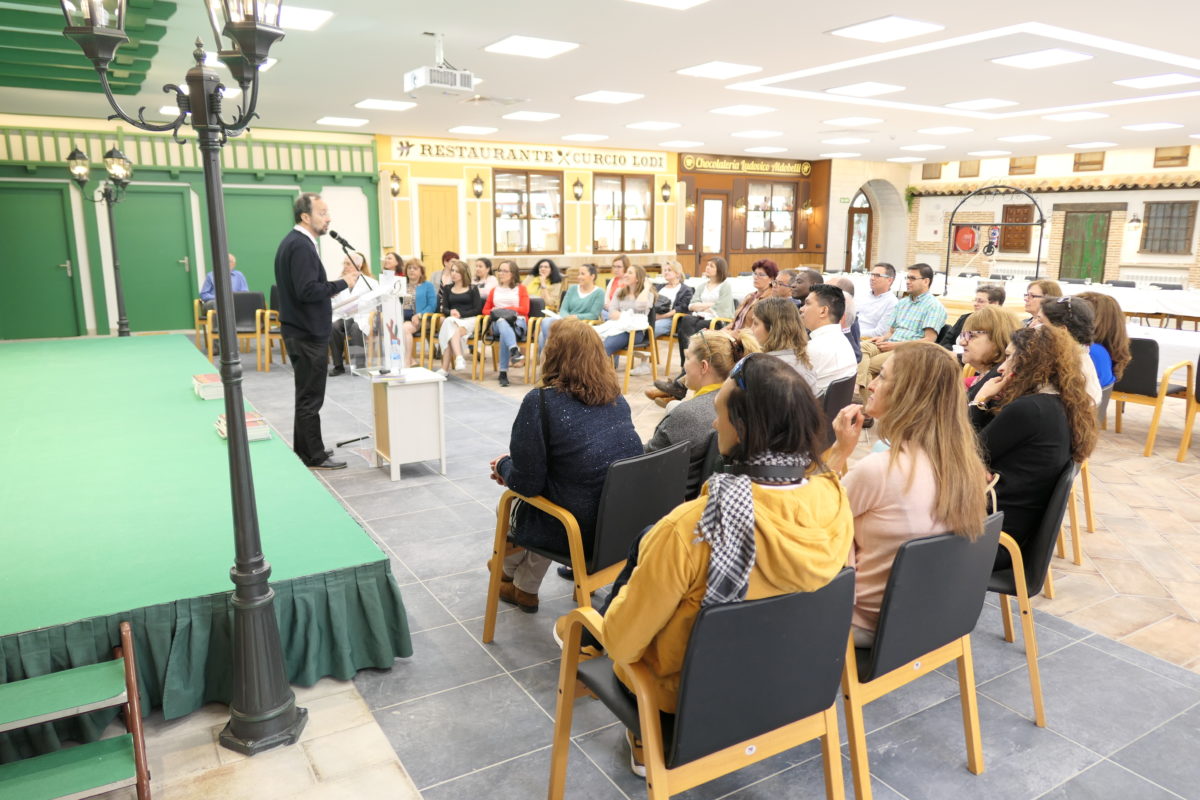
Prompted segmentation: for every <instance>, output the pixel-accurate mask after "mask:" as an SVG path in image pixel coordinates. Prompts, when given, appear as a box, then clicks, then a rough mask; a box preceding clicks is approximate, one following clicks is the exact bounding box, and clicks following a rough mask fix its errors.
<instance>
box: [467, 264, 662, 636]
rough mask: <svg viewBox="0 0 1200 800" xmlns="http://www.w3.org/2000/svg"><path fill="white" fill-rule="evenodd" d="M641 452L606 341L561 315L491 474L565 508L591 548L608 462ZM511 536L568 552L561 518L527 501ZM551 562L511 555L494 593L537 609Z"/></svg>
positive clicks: (524, 607) (520, 490)
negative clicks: (534, 385) (538, 376)
mask: <svg viewBox="0 0 1200 800" xmlns="http://www.w3.org/2000/svg"><path fill="white" fill-rule="evenodd" d="M506 263H508V262H501V264H500V270H501V274H500V281H501V283H505V282H506V281H507V280H508V278H507V277H506V276H505V274H504V272H503V268H504V265H505V264H506ZM497 291H499V290H497ZM641 453H642V443H641V440H640V439H638V435H637V432H636V431H635V430H634V429H633V420H632V419H631V418H630V416H629V405H628V404H627V403H626V402H625V398H623V397H621V387H620V386H619V385H618V384H617V378H616V375H615V374H613V370H612V366H611V365H610V364H609V363H608V358H607V357H606V356H605V354H604V347H603V346H601V344H600V341H599V340H598V339H597V338H596V335H595V334H594V333H592V331H591V326H589V325H587V324H586V323H584V322H580V321H579V320H562V321H561V322H560V323H559V324H558V325H555V326H554V335H553V336H551V337H550V339H549V340H548V341H547V342H546V362H545V364H544V366H543V367H542V388H540V389H535V390H532V391H530V392H529V393H528V394H526V395H525V399H524V400H522V401H521V408H520V410H519V411H517V418H516V419H515V420H514V421H513V427H512V439H511V441H510V443H509V454H508V455H505V456H501V457H500V458H498V459H496V460H494V461H493V462H492V464H491V467H492V475H491V477H492V480H494V481H496V483H498V484H500V485H501V486H507V487H508V488H510V489H512V490H513V491H514V492H517V493H518V494H522V495H525V496H526V497H536V496H538V495H541V496H542V497H545V498H546V499H547V500H549V501H550V502H552V503H555V504H557V505H560V506H562V507H563V508H565V509H567V511H570V512H571V513H572V514H573V515H574V516H575V520H576V521H577V522H578V523H579V531H580V533H581V535H582V537H583V542H584V547H585V549H587V550H589V551H590V549H591V547H592V543H593V541H594V539H595V535H596V515H597V514H598V513H599V509H600V493H601V491H602V490H603V488H604V481H605V478H606V477H607V476H608V467H609V465H610V464H612V462H614V461H617V460H619V459H622V458H632V457H633V456H636V455H641ZM509 535H510V538H511V540H512V543H513V544H515V545H516V546H517V547H518V548H520V547H523V546H525V545H531V546H534V547H540V548H544V549H548V550H554V551H557V552H561V553H566V552H567V551H568V545H567V533H566V531H565V530H564V529H563V527H562V524H561V523H560V522H558V520H556V519H554V518H553V517H551V516H549V515H548V514H545V513H543V512H541V511H539V510H538V509H536V508H534V507H533V506H530V505H528V504H525V503H522V504H520V505H518V506H517V510H516V513H515V519H514V522H513V526H512V529H511V531H510V534H509ZM549 566H550V560H549V559H547V558H544V557H542V556H540V555H538V554H536V553H531V552H529V551H528V550H521V549H518V550H514V551H512V552H511V553H509V554H508V555H507V556H505V559H504V582H503V583H502V584H501V586H500V599H501V600H503V601H504V602H506V603H511V604H512V605H515V606H517V608H519V609H521V610H522V611H525V612H528V613H533V612H535V611H537V610H538V588H539V587H540V586H541V583H542V578H543V577H544V576H545V574H546V569H547V568H548V567H549Z"/></svg>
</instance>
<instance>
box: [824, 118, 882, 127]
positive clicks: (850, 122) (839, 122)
mask: <svg viewBox="0 0 1200 800" xmlns="http://www.w3.org/2000/svg"><path fill="white" fill-rule="evenodd" d="M877 122H883V120H881V119H878V118H876V117H838V118H837V119H827V120H825V121H824V122H822V123H821V124H822V125H833V126H835V127H838V128H860V127H862V126H863V125H874V124H875V123H877Z"/></svg>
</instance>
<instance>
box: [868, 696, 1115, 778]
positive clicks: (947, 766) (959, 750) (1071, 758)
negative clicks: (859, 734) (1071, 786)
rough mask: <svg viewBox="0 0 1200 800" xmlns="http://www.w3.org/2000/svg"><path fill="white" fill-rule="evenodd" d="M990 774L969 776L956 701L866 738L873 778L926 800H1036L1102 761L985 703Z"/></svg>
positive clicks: (983, 715)
mask: <svg viewBox="0 0 1200 800" xmlns="http://www.w3.org/2000/svg"><path fill="white" fill-rule="evenodd" d="M979 718H980V728H981V731H982V736H983V755H984V767H985V769H984V773H983V774H982V775H973V774H971V772H970V771H968V770H967V756H966V745H965V743H964V740H963V727H962V710H961V706H960V705H959V702H958V698H953V699H950V700H947V701H945V702H943V703H941V704H939V705H936V706H934V707H933V708H930V709H926V710H925V711H922V712H920V713H918V714H914V715H913V716H911V717H907V718H906V719H903V720H901V721H900V722H897V723H896V724H894V725H889V726H888V727H886V728H884V729H883V730H880V731H876V732H875V733H873V734H871V735H869V736H868V737H867V749H868V754H869V759H870V763H871V774H872V775H874V776H876V777H878V778H879V779H880V780H881V781H883V782H884V783H886V784H887V785H888V786H891V787H892V788H893V789H895V790H896V791H897V792H899V793H900V794H902V795H904V796H906V797H911V798H921V800H939V799H940V798H945V800H961V799H962V798H974V797H980V798H988V800H1009V799H1010V798H1011V800H1024V799H1025V798H1031V797H1037V796H1038V795H1040V794H1043V793H1045V792H1047V791H1049V790H1050V789H1052V788H1054V787H1055V786H1058V785H1059V784H1060V783H1062V782H1063V781H1065V780H1067V779H1068V778H1070V777H1072V776H1073V775H1076V774H1078V773H1079V772H1080V771H1081V770H1083V769H1084V768H1086V767H1088V766H1091V765H1092V764H1094V763H1095V762H1097V761H1099V760H1100V757H1099V756H1097V755H1096V754H1095V753H1093V752H1091V751H1089V750H1087V749H1085V748H1083V747H1080V746H1079V745H1077V744H1074V743H1073V742H1070V741H1068V740H1067V739H1065V738H1063V737H1062V736H1060V735H1058V734H1057V733H1054V732H1053V731H1050V730H1047V729H1045V728H1039V727H1037V726H1036V725H1034V724H1032V723H1031V722H1029V720H1027V719H1025V718H1024V717H1021V716H1019V715H1017V714H1014V713H1013V712H1012V711H1009V710H1008V709H1006V708H1004V707H1003V706H1000V705H998V704H997V703H994V702H992V701H990V700H988V699H987V698H985V697H980V698H979Z"/></svg>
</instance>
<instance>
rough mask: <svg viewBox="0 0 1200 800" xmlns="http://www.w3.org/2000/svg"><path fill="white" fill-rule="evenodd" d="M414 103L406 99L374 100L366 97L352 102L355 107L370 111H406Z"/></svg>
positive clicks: (414, 105) (413, 105)
mask: <svg viewBox="0 0 1200 800" xmlns="http://www.w3.org/2000/svg"><path fill="white" fill-rule="evenodd" d="M416 105H417V104H416V103H410V102H409V101H407V100H376V99H373V98H370V97H368V98H367V99H366V100H360V101H359V102H357V103H355V104H354V107H355V108H365V109H368V110H371V111H407V110H408V109H410V108H414V107H416Z"/></svg>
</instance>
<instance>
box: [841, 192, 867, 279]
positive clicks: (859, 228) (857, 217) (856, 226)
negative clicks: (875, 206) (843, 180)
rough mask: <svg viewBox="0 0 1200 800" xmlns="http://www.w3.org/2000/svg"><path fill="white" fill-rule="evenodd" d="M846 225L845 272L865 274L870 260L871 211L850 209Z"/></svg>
mask: <svg viewBox="0 0 1200 800" xmlns="http://www.w3.org/2000/svg"><path fill="white" fill-rule="evenodd" d="M848 219H849V222H848V224H847V225H846V271H847V272H866V271H867V270H868V269H869V268H870V264H869V263H868V262H869V261H870V259H871V233H872V231H871V209H870V207H867V208H852V209H850V213H849V215H848Z"/></svg>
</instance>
